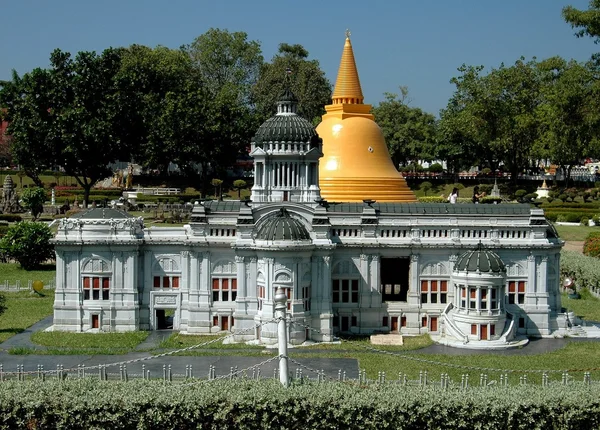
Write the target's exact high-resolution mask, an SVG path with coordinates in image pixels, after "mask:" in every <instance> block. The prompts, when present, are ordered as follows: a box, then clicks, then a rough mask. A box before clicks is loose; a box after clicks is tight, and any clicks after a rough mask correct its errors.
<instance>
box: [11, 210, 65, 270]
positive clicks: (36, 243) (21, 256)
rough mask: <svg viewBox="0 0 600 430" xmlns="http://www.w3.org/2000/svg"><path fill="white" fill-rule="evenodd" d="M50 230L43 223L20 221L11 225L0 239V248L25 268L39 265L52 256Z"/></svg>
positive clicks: (28, 268)
mask: <svg viewBox="0 0 600 430" xmlns="http://www.w3.org/2000/svg"><path fill="white" fill-rule="evenodd" d="M51 238H52V232H51V231H50V227H48V226H47V225H46V224H44V223H38V222H27V221H22V222H20V223H17V224H14V225H12V226H11V227H10V228H9V229H8V231H7V232H6V235H5V236H4V237H3V238H2V240H1V241H0V250H1V251H3V252H4V253H5V254H6V255H7V256H8V257H9V258H12V259H14V260H16V261H17V262H18V263H19V264H20V265H21V267H23V268H24V269H25V270H31V269H35V268H37V267H39V266H40V265H41V264H42V263H43V262H44V261H46V260H49V259H51V258H53V257H54V246H53V245H51V244H50V239H51Z"/></svg>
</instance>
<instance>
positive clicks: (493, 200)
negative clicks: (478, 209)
mask: <svg viewBox="0 0 600 430" xmlns="http://www.w3.org/2000/svg"><path fill="white" fill-rule="evenodd" d="M479 203H482V204H486V203H488V204H489V203H491V204H494V203H496V204H498V203H502V197H492V196H485V197H482V198H480V199H479Z"/></svg>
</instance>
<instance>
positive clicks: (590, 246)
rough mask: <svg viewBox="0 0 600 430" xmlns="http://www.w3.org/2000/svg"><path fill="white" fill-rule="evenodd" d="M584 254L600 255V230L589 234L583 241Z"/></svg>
mask: <svg viewBox="0 0 600 430" xmlns="http://www.w3.org/2000/svg"><path fill="white" fill-rule="evenodd" d="M583 254H584V255H588V256H590V257H598V256H600V232H594V233H590V234H588V236H587V237H586V238H585V242H584V243H583Z"/></svg>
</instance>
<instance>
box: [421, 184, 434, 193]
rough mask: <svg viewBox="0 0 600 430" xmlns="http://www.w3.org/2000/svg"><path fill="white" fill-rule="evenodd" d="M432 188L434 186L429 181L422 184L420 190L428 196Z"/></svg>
mask: <svg viewBox="0 0 600 430" xmlns="http://www.w3.org/2000/svg"><path fill="white" fill-rule="evenodd" d="M432 188H433V184H432V183H431V182H429V181H424V182H421V185H419V189H420V190H421V191H423V193H424V194H425V195H427V192H428V191H430V190H431V189H432Z"/></svg>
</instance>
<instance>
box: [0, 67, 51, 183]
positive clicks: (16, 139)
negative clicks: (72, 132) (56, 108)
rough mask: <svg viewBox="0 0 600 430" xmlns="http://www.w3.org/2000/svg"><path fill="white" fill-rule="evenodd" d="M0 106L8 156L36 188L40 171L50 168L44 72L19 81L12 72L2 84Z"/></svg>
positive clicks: (48, 81)
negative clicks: (8, 150)
mask: <svg viewBox="0 0 600 430" xmlns="http://www.w3.org/2000/svg"><path fill="white" fill-rule="evenodd" d="M1 87H2V88H1V89H0V106H2V107H3V108H5V110H4V113H3V117H4V119H5V120H7V121H8V122H9V126H8V128H7V129H6V132H7V133H9V134H10V135H11V140H10V152H11V154H12V156H13V158H14V161H15V162H16V163H17V164H18V165H19V166H20V168H21V169H22V170H23V171H24V173H25V174H26V175H27V176H29V177H30V178H31V179H32V180H33V182H34V183H35V185H37V186H38V187H42V186H44V184H43V182H42V180H41V179H40V174H41V173H42V171H43V170H45V169H47V168H48V167H50V165H51V163H50V162H49V161H50V160H51V159H52V158H53V157H52V156H53V154H52V153H51V151H50V150H49V148H48V145H47V143H48V139H49V135H50V132H51V131H50V123H51V112H50V106H51V100H50V97H51V78H50V73H49V72H48V71H47V70H43V69H40V68H36V69H34V70H32V71H31V72H30V73H26V74H25V75H23V77H20V76H19V75H18V74H17V72H16V71H14V70H13V72H12V79H11V80H10V81H3V82H2V84H1Z"/></svg>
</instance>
